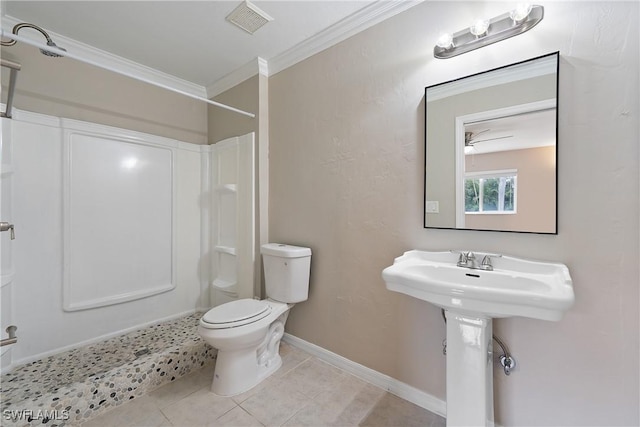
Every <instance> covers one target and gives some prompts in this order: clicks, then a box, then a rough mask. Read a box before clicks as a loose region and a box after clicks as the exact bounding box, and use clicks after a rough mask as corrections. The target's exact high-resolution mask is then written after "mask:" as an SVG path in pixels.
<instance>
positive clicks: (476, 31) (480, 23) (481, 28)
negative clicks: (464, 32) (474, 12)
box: [469, 19, 489, 37]
mask: <svg viewBox="0 0 640 427" xmlns="http://www.w3.org/2000/svg"><path fill="white" fill-rule="evenodd" d="M488 29H489V20H488V19H478V20H477V21H475V22H474V23H473V24H472V25H471V27H469V32H471V34H473V35H474V36H476V37H482V36H484V35H485V34H486V33H487V30H488Z"/></svg>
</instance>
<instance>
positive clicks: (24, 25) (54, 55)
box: [1, 22, 67, 58]
mask: <svg viewBox="0 0 640 427" xmlns="http://www.w3.org/2000/svg"><path fill="white" fill-rule="evenodd" d="M23 28H33V29H34V30H37V31H39V32H40V33H41V34H42V35H43V36H44V37H45V38H46V39H47V46H49V47H52V48H55V49H58V50H61V51H63V52H66V51H67V49H65V48H63V47H60V46H58V45H57V44H55V43H54V42H53V40H51V37H49V34H47V32H46V31H45V30H43V29H42V28H40V27H38V26H37V25H34V24H29V23H28V22H21V23H19V24H16V25H15V26H14V27H13V30H12V31H11V32H12V33H13V34H18V31H20V30H21V29H23ZM1 43H2V46H13V45H14V44H16V43H17V40H9V41H2V42H1ZM40 52H41V53H42V54H43V55H46V56H50V57H52V58H60V57H62V56H64V55H62V54H59V53H55V52H53V51H52V50H45V49H40Z"/></svg>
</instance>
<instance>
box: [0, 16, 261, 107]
mask: <svg viewBox="0 0 640 427" xmlns="http://www.w3.org/2000/svg"><path fill="white" fill-rule="evenodd" d="M0 36H1V37H3V38H9V39H11V40H13V41H14V43H15V42H22V43H25V44H28V45H30V46H34V47H37V48H39V49H41V50H46V51H47V52H50V53H53V54H56V55H61V54H62V55H64V56H65V57H67V58H71V59H75V60H76V61H80V62H84V63H85V64H89V65H93V66H94V67H98V68H102V69H104V70H107V71H111V72H114V73H117V74H121V75H123V76H126V77H130V78H132V79H135V80H139V81H141V82H144V83H148V84H150V85H153V86H157V87H160V88H162V89H166V90H168V91H171V92H175V93H178V94H180V95H184V96H187V97H189V98H193V99H197V100H199V101H204V102H206V103H207V104H211V105H215V106H216V107H220V108H224V109H225V110H229V111H233V112H234V113H238V114H242V115H244V116H247V117H251V118H255V117H256V115H255V114H253V113H249V112H247V111H244V110H240V109H238V108H235V107H231V106H229V105H226V104H222V103H220V102H216V101H213V100H211V99H208V98H204V97H202V96H198V95H194V94H192V93H189V92H186V91H183V90H180V89H176V88H174V87H171V86H169V85H165V84H163V83H158V82H155V81H153V80H151V79H147V78H145V77H141V76H137V75H135V74H133V73H129V72H127V71H122V70H119V69H117V68H115V67H111V66H108V65H105V64H101V63H99V62H97V61H94V60H92V59H88V58H84V57H82V56H81V55H78V54H75V53H71V52H63V53H61V52H60V49H58V48H57V47H52V46H48V45H46V44H42V43H38V42H36V41H33V40H31V39H28V38H26V37H22V36H19V35H17V34H12V33H8V32H6V31H5V30H4V29H2V28H0ZM2 43H3V44H4V43H5V42H2Z"/></svg>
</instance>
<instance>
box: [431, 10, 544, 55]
mask: <svg viewBox="0 0 640 427" xmlns="http://www.w3.org/2000/svg"><path fill="white" fill-rule="evenodd" d="M543 17H544V7H542V6H539V5H531V4H529V3H521V4H518V5H517V6H516V8H515V9H513V10H511V11H509V12H507V13H504V14H502V15H499V16H496V17H495V18H492V19H490V20H489V19H479V20H477V21H475V22H473V23H472V24H471V26H470V27H469V28H465V29H464V30H460V31H458V32H456V33H453V34H451V33H447V34H443V35H441V36H440V38H439V39H438V41H437V43H436V45H435V46H434V47H433V56H434V57H436V58H439V59H446V58H452V57H454V56H457V55H460V54H462V53H467V52H470V51H472V50H475V49H478V48H481V47H484V46H487V45H490V44H492V43H496V42H499V41H501V40H505V39H508V38H509V37H513V36H517V35H518V34H522V33H524V32H526V31H529V30H530V29H531V28H533V27H535V26H536V25H537V24H538V22H540V21H542V18H543Z"/></svg>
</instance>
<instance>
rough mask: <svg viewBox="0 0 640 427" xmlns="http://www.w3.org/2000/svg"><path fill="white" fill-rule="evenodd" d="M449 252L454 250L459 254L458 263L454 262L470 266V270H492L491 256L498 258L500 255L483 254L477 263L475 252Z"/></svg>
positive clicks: (461, 265) (458, 264) (462, 265)
mask: <svg viewBox="0 0 640 427" xmlns="http://www.w3.org/2000/svg"><path fill="white" fill-rule="evenodd" d="M451 252H455V253H458V254H459V255H460V256H459V257H458V263H457V264H456V265H457V266H458V267H464V268H470V269H472V270H485V271H493V264H492V263H491V258H500V257H501V256H502V255H500V254H484V256H483V257H482V262H481V263H480V264H479V265H478V259H477V258H476V254H474V253H473V252H464V251H451Z"/></svg>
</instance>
